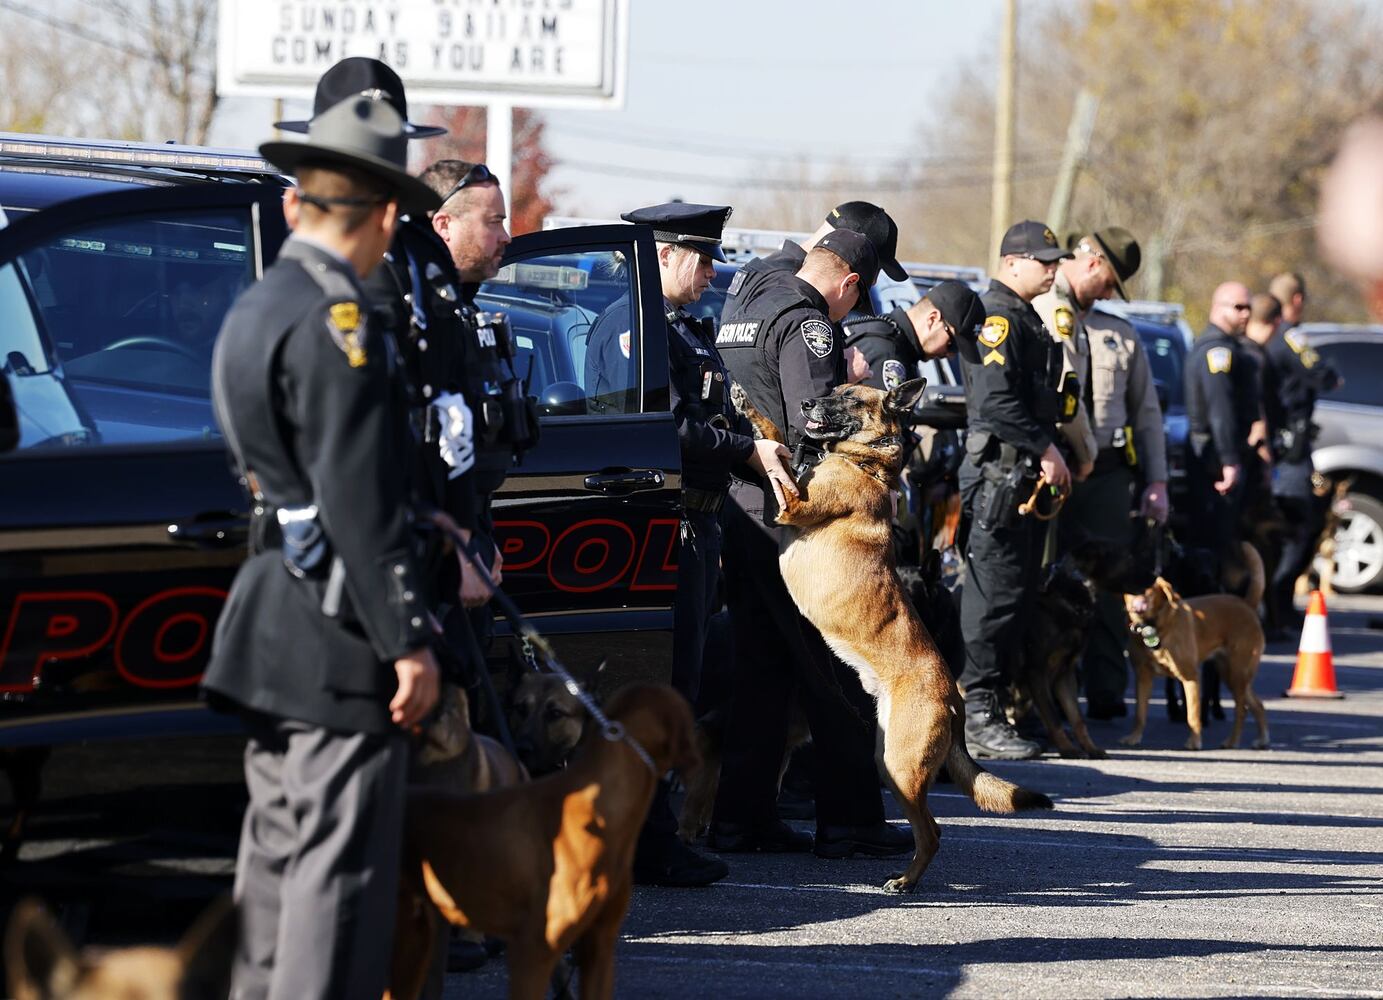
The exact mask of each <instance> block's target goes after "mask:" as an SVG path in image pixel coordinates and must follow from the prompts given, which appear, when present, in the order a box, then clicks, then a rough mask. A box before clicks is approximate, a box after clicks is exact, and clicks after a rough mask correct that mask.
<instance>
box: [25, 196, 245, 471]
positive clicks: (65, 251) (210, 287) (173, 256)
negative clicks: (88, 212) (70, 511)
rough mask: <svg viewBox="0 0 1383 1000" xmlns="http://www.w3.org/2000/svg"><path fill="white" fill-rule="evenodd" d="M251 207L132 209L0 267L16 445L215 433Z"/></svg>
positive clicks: (117, 441) (175, 438) (76, 230)
mask: <svg viewBox="0 0 1383 1000" xmlns="http://www.w3.org/2000/svg"><path fill="white" fill-rule="evenodd" d="M251 247H252V244H251V237H250V222H249V213H248V211H235V210H225V209H218V210H215V211H207V210H197V211H191V210H190V211H187V212H177V213H161V214H159V215H147V216H125V217H122V218H120V219H117V220H108V221H102V222H96V223H91V224H89V225H86V226H82V227H77V228H74V229H71V230H67V231H65V232H62V233H60V234H59V235H57V236H55V237H52V238H49V239H47V240H46V241H44V242H43V243H41V244H40V245H38V246H34V247H32V248H30V249H29V250H27V251H26V252H24V253H22V254H20V255H19V256H18V257H17V258H16V259H15V260H14V261H12V262H10V263H9V264H6V265H5V266H4V267H3V268H0V359H3V362H4V372H5V376H6V378H7V379H8V380H9V382H10V386H11V389H12V390H13V392H14V396H15V401H16V408H17V409H18V411H19V418H20V432H21V436H20V443H19V447H20V449H26V448H38V447H52V446H72V445H82V446H93V445H102V444H147V443H157V442H166V441H179V440H188V439H193V440H201V439H208V438H213V437H217V436H219V434H218V431H217V429H216V422H215V420H214V419H213V417H212V412H211V400H210V396H211V392H210V371H211V349H212V345H213V343H214V341H215V339H216V333H217V331H218V330H219V329H220V326H221V320H222V318H223V317H224V316H225V314H226V310H227V309H229V307H230V304H231V302H232V301H233V300H234V298H235V296H236V295H237V294H239V292H240V290H241V289H243V288H245V287H246V286H247V285H249V284H250V282H251V281H252V280H253V278H254V271H253V254H252V253H251Z"/></svg>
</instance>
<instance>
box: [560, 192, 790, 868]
mask: <svg viewBox="0 0 1383 1000" xmlns="http://www.w3.org/2000/svg"><path fill="white" fill-rule="evenodd" d="M621 217H622V218H623V219H624V220H625V221H626V222H634V223H644V224H646V225H649V226H652V227H653V235H654V238H655V240H656V241H657V249H658V273H659V275H660V279H661V283H662V290H663V308H664V310H665V312H666V315H667V331H668V367H669V375H670V378H669V394H670V401H671V405H672V415H673V420H674V421H675V423H676V425H677V439H678V443H679V445H680V450H681V457H682V507H683V513H682V531H681V545H680V547H679V550H678V562H677V597H676V603H675V606H674V609H673V614H674V618H673V647H672V684H673V687H675V688H677V690H678V691H680V692H682V694H684V695H686V697H687V699H688V700H689V701H691V702H692V703H693V704H695V702H696V697H697V690H698V687H699V684H700V677H701V662H702V655H703V652H704V650H705V646H706V631H707V625H708V622H709V620H710V616H711V613H712V612H713V611H715V606H714V602H715V596H716V590H717V582H718V579H719V576H720V553H721V537H720V511H721V507H722V506H723V505H724V503H725V497H726V494H727V493H728V491H729V489H730V470H731V469H733V468H736V467H741V466H748V467H749V468H750V469H752V470H753V472H754V473H756V474H758V475H763V474H764V472H765V470H766V469H767V470H772V473H773V476H774V478H775V480H777V481H779V482H781V483H785V484H788V488H790V489H795V488H794V487H792V486H791V476H790V474H789V472H788V470H787V468H786V466H785V465H784V464H783V459H784V458H787V457H789V456H788V452H787V449H785V448H784V447H783V446H782V445H779V444H776V443H775V442H772V441H755V440H754V437H753V430H752V428H751V427H750V426H749V422H748V421H747V420H745V419H744V417H742V416H740V415H739V413H737V412H736V411H735V408H734V405H733V404H732V403H731V402H730V380H729V373H728V372H727V371H726V369H725V365H724V363H723V362H722V360H721V357H720V352H719V351H717V350H716V346H715V335H714V328H713V324H712V323H711V322H710V321H702V320H699V319H696V318H694V317H693V316H691V314H690V313H688V312H687V307H688V306H690V305H691V304H692V303H694V302H695V301H696V300H697V299H699V298H700V297H701V294H702V292H704V291H705V290H706V289H707V287H709V285H710V283H711V280H712V279H713V278H714V277H715V264H714V262H715V261H717V260H719V261H724V260H725V254H724V252H723V251H722V250H721V248H720V236H721V231H722V230H723V229H724V228H725V221H726V220H727V219H728V218H729V217H730V208H729V206H727V205H689V204H683V203H675V204H666V205H653V206H651V207H649V208H641V209H638V210H636V211H633V212H626V213H625V214H624V215H623V216H621ZM629 328H630V322H629V304H628V299H627V298H625V299H621V300H619V301H618V302H616V303H614V304H613V305H612V307H611V309H609V310H607V311H606V312H605V313H603V314H602V316H601V322H598V323H596V324H595V326H594V327H593V331H592V334H591V338H590V343H589V346H588V349H587V358H590V357H592V356H593V355H597V356H599V355H601V354H605V355H607V356H608V355H610V354H611V353H612V352H611V351H610V350H609V349H610V348H611V346H612V342H613V349H614V351H619V350H620V348H619V344H618V337H619V334H620V332H621V331H623V330H628V329H629ZM619 357H621V358H622V357H623V353H622V352H620V354H619ZM728 871H729V869H728V868H727V867H726V865H725V863H724V862H723V861H720V860H719V859H716V858H708V857H705V856H703V855H701V854H698V853H697V852H696V851H694V850H692V849H691V848H690V847H687V846H686V845H684V844H683V843H682V842H681V841H680V840H679V839H678V838H677V822H676V819H675V818H674V816H673V813H672V808H671V806H670V805H669V803H668V786H667V783H666V782H660V783H659V786H658V792H657V794H656V795H655V797H654V800H653V805H652V808H651V809H650V810H649V816H648V821H647V822H646V823H645V824H644V829H643V832H642V834H641V836H640V838H639V843H638V847H637V849H636V851H635V855H634V879H635V881H636V882H638V883H640V884H644V885H670V886H702V885H709V884H711V883H712V882H716V881H718V880H720V879H721V878H724V877H725V875H726V874H727V873H728Z"/></svg>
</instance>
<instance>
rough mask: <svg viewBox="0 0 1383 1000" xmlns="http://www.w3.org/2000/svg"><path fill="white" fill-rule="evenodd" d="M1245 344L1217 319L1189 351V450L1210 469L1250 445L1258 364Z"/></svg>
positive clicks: (1237, 458) (1236, 458)
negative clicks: (1252, 361)
mask: <svg viewBox="0 0 1383 1000" xmlns="http://www.w3.org/2000/svg"><path fill="white" fill-rule="evenodd" d="M1243 355H1244V352H1243V349H1242V345H1241V344H1240V341H1239V338H1238V337H1233V336H1231V335H1230V334H1228V333H1226V332H1225V331H1224V330H1221V329H1220V328H1219V327H1218V326H1215V324H1213V323H1212V324H1210V325H1209V326H1207V327H1206V328H1205V330H1204V331H1203V332H1202V333H1201V335H1200V336H1199V337H1197V338H1196V342H1195V343H1194V344H1192V345H1191V350H1190V351H1189V352H1188V353H1187V355H1186V372H1185V376H1184V382H1185V388H1186V420H1187V424H1188V425H1189V431H1190V434H1191V450H1192V452H1193V453H1194V454H1195V455H1196V457H1197V458H1199V459H1200V460H1201V461H1202V462H1204V463H1205V464H1206V465H1207V466H1209V467H1210V468H1211V469H1214V470H1216V471H1218V468H1219V467H1220V466H1225V465H1238V464H1240V463H1241V461H1242V457H1241V456H1242V454H1243V452H1244V451H1246V450H1247V448H1248V440H1249V427H1250V426H1251V425H1252V424H1253V422H1254V421H1255V420H1257V419H1258V415H1259V413H1260V406H1259V402H1258V395H1257V385H1256V384H1255V382H1254V379H1255V369H1254V367H1253V366H1252V365H1250V364H1245V363H1244V362H1243V360H1242V359H1243Z"/></svg>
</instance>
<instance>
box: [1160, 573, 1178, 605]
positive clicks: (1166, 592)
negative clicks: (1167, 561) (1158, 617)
mask: <svg viewBox="0 0 1383 1000" xmlns="http://www.w3.org/2000/svg"><path fill="white" fill-rule="evenodd" d="M1157 589H1158V590H1160V591H1162V596H1163V597H1165V598H1167V603H1168V604H1175V603H1176V602H1177V592H1176V590H1174V589H1173V588H1172V585H1171V584H1170V583H1168V582H1167V581H1166V580H1164V579H1163V578H1162V577H1160V576H1159V577H1158V578H1157Z"/></svg>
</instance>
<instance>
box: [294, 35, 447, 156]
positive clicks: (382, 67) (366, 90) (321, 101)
mask: <svg viewBox="0 0 1383 1000" xmlns="http://www.w3.org/2000/svg"><path fill="white" fill-rule="evenodd" d="M375 92H378V93H380V94H382V95H383V96H384V99H385V100H387V101H388V102H389V103H390V104H391V105H393V108H394V110H395V111H397V112H398V113H399V117H400V118H402V119H403V132H404V135H405V136H406V137H407V138H409V139H426V138H429V137H431V136H434V135H445V134H446V132H447V130H446V129H444V128H441V127H440V126H437V125H415V124H414V123H413V122H410V121H409V120H408V98H407V96H405V94H404V90H403V81H402V80H401V79H399V75H398V74H397V73H395V72H394V71H393V70H392V69H390V68H389V66H388V65H387V64H385V63H382V62H380V61H379V60H378V59H371V58H369V57H368V56H348V57H347V58H345V59H342V60H341V61H340V62H337V63H335V64H334V65H333V66H331V68H329V69H328V70H327V71H326V72H325V73H323V74H322V78H321V79H320V80H318V81H317V92H316V93H315V94H314V95H313V97H312V118H309V119H307V120H306V121H287V122H275V123H274V128H276V129H278V130H279V131H281V132H297V133H300V134H301V133H304V132H306V131H307V129H308V126H309V125H311V124H312V119H313V118H316V117H317V116H318V115H320V114H322V112H324V111H326V110H327V109H328V108H334V107H335V106H336V105H338V104H340V103H341V102H342V101H344V100H345V99H346V98H348V97H359V96H362V95H368V94H372V93H375Z"/></svg>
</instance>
